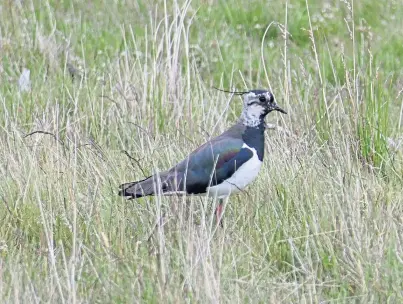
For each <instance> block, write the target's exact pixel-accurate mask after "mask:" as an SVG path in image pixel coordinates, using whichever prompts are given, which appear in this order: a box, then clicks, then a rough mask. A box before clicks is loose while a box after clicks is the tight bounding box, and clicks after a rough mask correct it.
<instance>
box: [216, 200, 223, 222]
mask: <svg viewBox="0 0 403 304" xmlns="http://www.w3.org/2000/svg"><path fill="white" fill-rule="evenodd" d="M223 212H224V205H223V204H218V206H217V208H216V209H215V216H216V221H217V225H220V227H221V228H223V227H224V220H223V218H222V215H223Z"/></svg>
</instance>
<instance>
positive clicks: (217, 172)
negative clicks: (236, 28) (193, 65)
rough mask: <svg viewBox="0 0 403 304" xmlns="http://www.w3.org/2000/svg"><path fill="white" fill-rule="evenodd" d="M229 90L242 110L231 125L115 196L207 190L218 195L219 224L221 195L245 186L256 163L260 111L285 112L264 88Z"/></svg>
mask: <svg viewBox="0 0 403 304" xmlns="http://www.w3.org/2000/svg"><path fill="white" fill-rule="evenodd" d="M231 93H234V94H236V95H242V96H243V110H242V113H241V116H240V118H239V120H238V122H237V123H236V124H235V125H233V126H232V127H230V128H229V129H228V130H227V131H225V132H224V133H222V134H221V135H219V136H217V137H215V138H213V139H211V140H209V141H208V142H206V143H205V144H203V145H202V146H200V147H199V148H197V149H196V150H194V151H193V152H192V153H190V154H189V155H188V156H187V157H186V158H185V159H184V160H182V161H181V162H179V163H178V164H176V165H175V166H173V167H172V168H171V169H169V170H166V171H163V172H159V173H157V174H154V175H152V176H150V177H147V178H146V179H143V180H140V181H136V182H130V183H125V184H122V185H121V186H120V191H119V195H121V196H124V197H127V198H129V199H135V198H140V197H144V196H149V195H207V196H209V197H213V198H216V199H218V200H219V204H218V206H217V208H216V212H215V214H216V217H217V221H218V223H220V224H222V222H221V217H222V212H223V202H224V199H225V198H227V197H228V196H230V195H232V194H235V193H238V192H240V191H242V190H243V189H245V187H246V186H248V185H249V184H250V183H251V182H252V181H253V180H255V179H256V177H257V175H258V173H259V170H260V167H261V166H262V162H263V155H264V131H265V127H266V124H265V121H264V119H265V117H266V115H267V114H269V113H270V112H272V111H279V112H281V113H284V114H287V112H286V111H284V110H283V109H281V108H280V107H279V106H278V105H277V104H276V102H275V100H274V97H273V94H272V93H271V92H270V91H267V90H250V91H246V92H231Z"/></svg>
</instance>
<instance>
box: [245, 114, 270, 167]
mask: <svg viewBox="0 0 403 304" xmlns="http://www.w3.org/2000/svg"><path fill="white" fill-rule="evenodd" d="M265 129H266V124H265V123H264V121H263V120H262V121H261V123H260V124H259V125H258V126H256V127H249V126H246V128H245V131H244V133H243V134H242V139H243V141H244V142H245V144H247V145H248V146H249V147H251V148H255V149H256V152H257V156H258V158H259V160H260V161H263V156H264V131H265Z"/></svg>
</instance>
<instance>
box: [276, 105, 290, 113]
mask: <svg viewBox="0 0 403 304" xmlns="http://www.w3.org/2000/svg"><path fill="white" fill-rule="evenodd" d="M274 110H276V111H279V112H281V113H283V114H287V112H286V111H284V110H283V109H282V108H280V107H279V106H278V105H275V106H274Z"/></svg>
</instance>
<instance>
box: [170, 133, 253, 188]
mask: <svg viewBox="0 0 403 304" xmlns="http://www.w3.org/2000/svg"><path fill="white" fill-rule="evenodd" d="M243 144H244V143H243V141H242V140H241V139H240V138H233V137H218V138H216V139H214V140H212V141H209V142H207V143H205V144H204V145H202V146H201V147H199V148H198V149H197V150H195V151H194V152H192V153H191V154H190V155H189V156H188V157H187V158H186V159H184V160H183V161H182V162H180V163H179V164H178V165H176V166H175V167H174V168H172V169H171V170H170V172H171V173H172V176H175V178H176V179H177V180H178V182H179V183H178V186H179V187H178V188H180V189H182V190H186V192H187V193H194V194H197V193H204V192H206V189H207V187H209V186H215V185H217V184H220V183H222V182H223V181H224V180H226V179H228V178H230V177H231V176H232V175H233V174H234V172H235V171H236V170H237V169H238V168H239V167H240V166H242V164H244V163H245V162H247V161H248V160H249V159H250V158H252V157H253V153H252V151H251V150H250V149H248V148H244V147H243Z"/></svg>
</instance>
